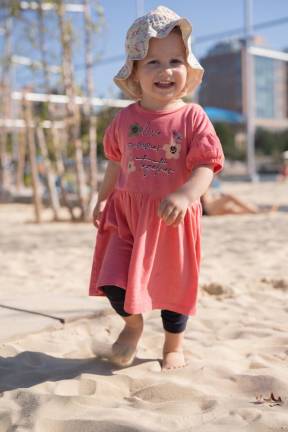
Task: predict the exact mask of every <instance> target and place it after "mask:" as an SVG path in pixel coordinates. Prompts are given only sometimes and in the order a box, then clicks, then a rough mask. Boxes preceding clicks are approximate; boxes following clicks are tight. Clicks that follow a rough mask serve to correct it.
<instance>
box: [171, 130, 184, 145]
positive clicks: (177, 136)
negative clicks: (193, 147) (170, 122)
mask: <svg viewBox="0 0 288 432" xmlns="http://www.w3.org/2000/svg"><path fill="white" fill-rule="evenodd" d="M172 133H173V138H174V140H175V142H176V143H177V144H180V143H181V141H182V139H183V136H182V134H181V133H180V132H177V131H175V130H174V131H173V132H172Z"/></svg>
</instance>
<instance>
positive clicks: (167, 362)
mask: <svg viewBox="0 0 288 432" xmlns="http://www.w3.org/2000/svg"><path fill="white" fill-rule="evenodd" d="M186 364H187V363H186V361H185V358H184V354H183V351H172V352H166V353H163V362H162V370H163V371H165V370H170V369H179V368H183V367H185V366H186Z"/></svg>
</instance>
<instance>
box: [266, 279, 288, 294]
mask: <svg viewBox="0 0 288 432" xmlns="http://www.w3.org/2000/svg"><path fill="white" fill-rule="evenodd" d="M261 282H263V283H266V284H268V285H272V287H273V288H275V289H279V290H281V291H288V281H286V280H285V279H267V278H262V279H261Z"/></svg>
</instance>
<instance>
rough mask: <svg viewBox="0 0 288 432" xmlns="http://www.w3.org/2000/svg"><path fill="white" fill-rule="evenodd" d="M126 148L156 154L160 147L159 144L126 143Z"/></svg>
mask: <svg viewBox="0 0 288 432" xmlns="http://www.w3.org/2000/svg"><path fill="white" fill-rule="evenodd" d="M128 147H129V148H134V149H143V150H154V151H156V152H158V151H159V150H160V149H161V146H160V145H159V144H153V143H146V142H137V143H128Z"/></svg>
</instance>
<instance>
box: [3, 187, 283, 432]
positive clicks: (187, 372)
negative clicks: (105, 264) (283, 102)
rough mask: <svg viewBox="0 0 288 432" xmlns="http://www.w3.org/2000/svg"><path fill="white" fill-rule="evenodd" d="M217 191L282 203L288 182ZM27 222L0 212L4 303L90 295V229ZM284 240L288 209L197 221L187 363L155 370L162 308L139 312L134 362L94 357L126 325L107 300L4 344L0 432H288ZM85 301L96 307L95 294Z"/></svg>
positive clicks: (21, 212) (14, 208) (22, 211)
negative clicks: (199, 249)
mask: <svg viewBox="0 0 288 432" xmlns="http://www.w3.org/2000/svg"><path fill="white" fill-rule="evenodd" d="M224 189H226V190H227V191H229V192H235V193H237V195H238V196H240V197H242V198H245V199H246V200H249V201H250V202H252V203H255V204H277V205H279V206H280V207H279V208H280V209H285V208H286V207H285V206H287V205H288V184H287V183H286V184H285V183H277V184H274V183H268V182H267V183H261V184H255V185H253V184H249V183H227V184H224ZM49 216H50V215H49V213H47V218H49ZM32 218H33V212H32V209H31V208H30V207H29V206H25V205H24V206H23V205H11V204H10V205H1V207H0V223H1V238H0V242H1V256H0V263H1V264H0V265H1V272H0V286H1V290H0V293H1V294H0V296H1V299H0V300H1V302H2V300H3V299H5V300H7V299H9V298H10V299H13V301H14V304H15V303H16V302H17V300H19V303H21V301H22V300H23V298H26V299H27V298H29V296H31V298H32V297H33V295H34V294H35V293H36V294H39V293H41V294H43V298H47V296H50V298H53V296H55V298H56V297H57V299H58V296H59V293H61V295H63V296H62V298H63V299H65V296H66V297H67V299H69V298H70V297H73V298H75V297H76V298H79V299H81V298H86V296H87V287H88V280H89V271H90V264H91V259H92V252H93V245H94V236H95V231H94V228H93V227H92V226H90V225H88V224H69V223H57V224H56V223H51V224H49V223H45V224H43V225H40V226H39V225H34V224H31V223H27V221H28V222H29V220H30V221H31V219H32ZM287 239H288V212H286V211H278V212H275V213H270V214H257V215H241V216H220V217H205V218H204V219H203V262H202V270H201V276H200V286H201V289H200V296H199V305H198V313H197V315H196V316H195V317H193V318H191V319H190V321H189V324H188V328H187V333H186V340H185V354H186V357H187V360H188V361H189V365H188V366H187V367H186V368H183V369H179V370H176V371H169V372H161V366H160V359H161V349H162V343H163V332H162V328H161V321H160V318H159V311H153V312H152V313H150V314H146V315H145V330H144V334H143V338H142V339H141V343H140V346H139V351H138V354H137V358H136V360H135V362H134V364H133V365H132V366H130V367H127V368H123V369H121V368H117V367H115V366H113V365H112V364H111V363H110V362H108V361H104V360H101V359H100V358H99V354H100V353H101V352H102V351H103V349H106V347H109V346H110V345H111V343H112V342H113V341H114V339H115V338H116V337H117V334H118V333H119V331H120V329H121V326H122V322H121V319H120V318H119V317H117V316H116V315H115V314H114V313H113V312H112V311H111V310H110V308H109V307H108V303H107V302H106V300H104V301H102V304H103V313H102V314H100V315H99V316H98V317H97V318H90V319H88V318H83V319H81V320H77V321H74V322H70V323H69V322H68V323H66V324H64V325H60V326H59V327H58V328H57V329H48V330H46V331H42V332H40V333H39V332H35V333H34V332H30V333H29V334H26V335H24V336H22V337H21V338H10V339H7V341H4V342H3V343H2V344H1V345H0V356H1V357H0V392H1V393H0V431H1V432H12V431H20V432H24V431H35V432H66V431H67V432H80V431H81V432H90V431H91V432H92V431H93V432H98V431H99V432H100V431H101V432H136V431H137V432H138V431H139V432H152V431H153V432H154V431H155V432H156V431H157V432H168V431H172V430H173V432H180V431H181V432H184V431H185V432H186V431H187V432H192V431H193V432H194V431H197V432H210V431H211V432H212V431H213V432H214V431H217V432H228V431H229V432H238V431H239V432H240V431H241V432H243V431H253V432H283V431H288V367H287V366H288V332H287V330H288V325H287V316H288V302H287V299H288V276H287V257H288V241H287ZM62 301H63V304H62V305H60V306H61V307H62V308H63V309H65V300H62ZM89 301H90V302H91V306H92V307H93V305H95V302H98V299H95V298H91V299H89ZM42 306H43V305H42ZM57 307H58V308H59V304H58V305H57ZM39 308H40V309H41V304H40V305H39ZM0 314H1V309H0ZM21 319H22V320H23V319H25V318H23V314H22V315H21ZM27 319H28V318H27ZM16 324H17V323H16V321H14V322H10V325H11V326H13V325H14V326H16ZM2 325H3V321H2ZM18 325H19V323H18ZM271 394H272V395H271Z"/></svg>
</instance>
